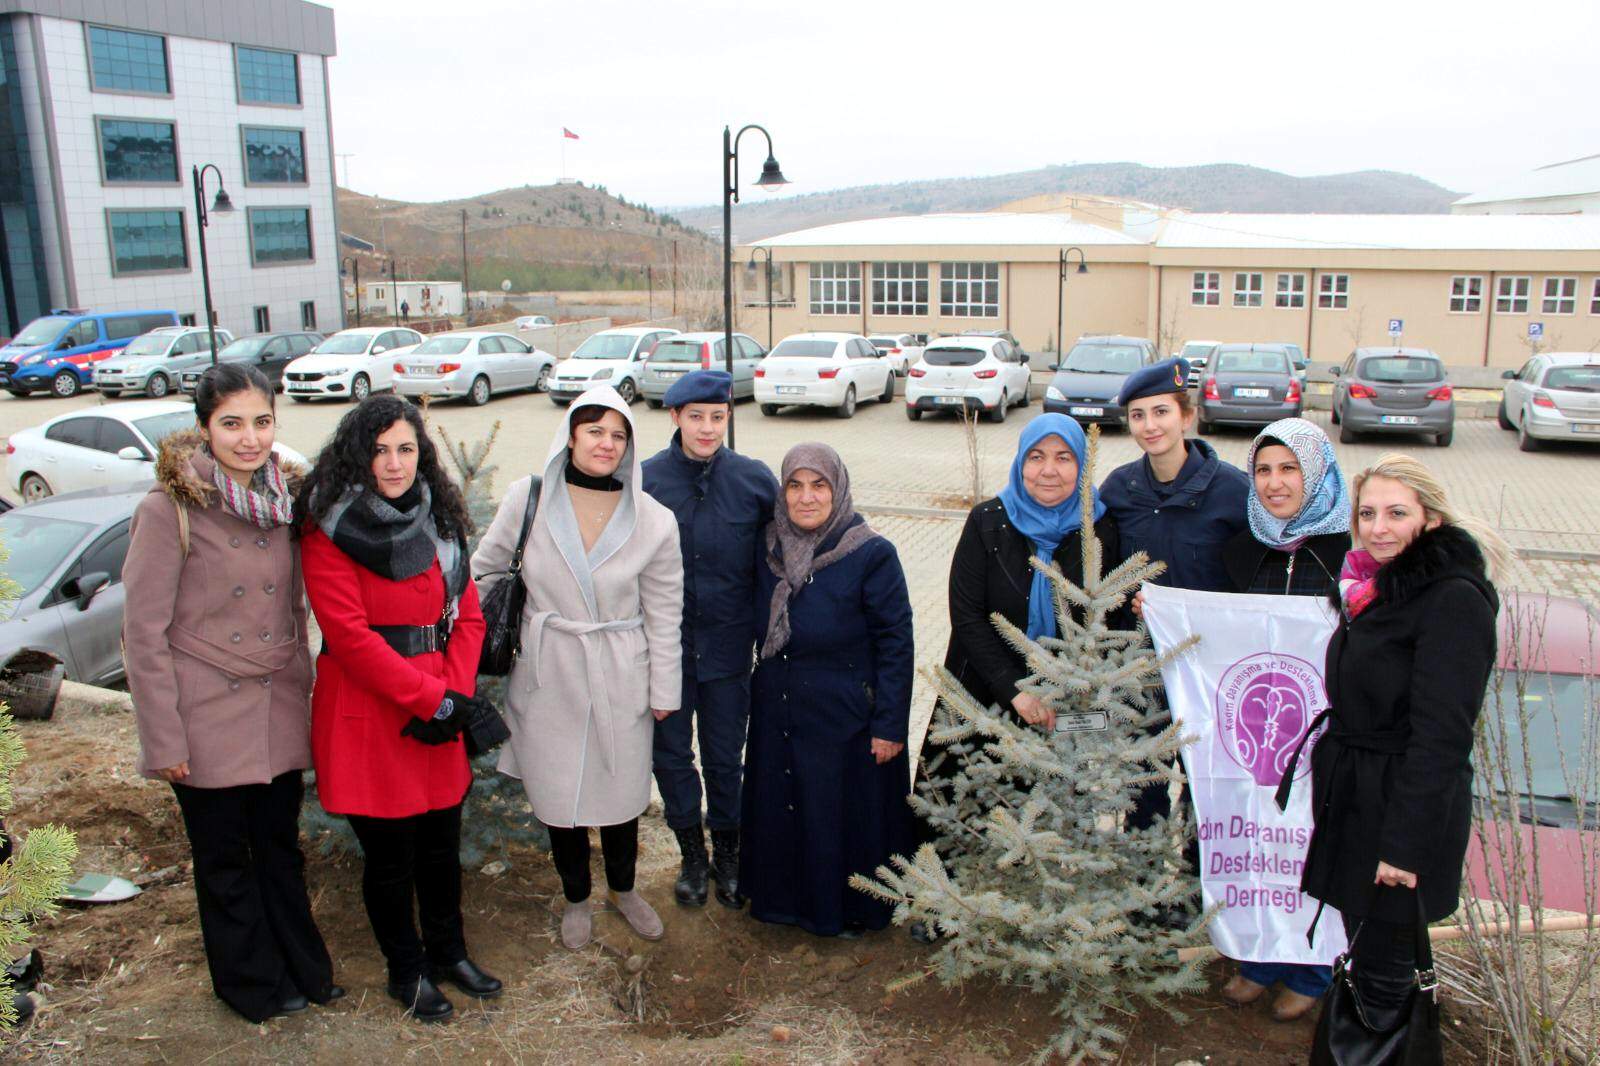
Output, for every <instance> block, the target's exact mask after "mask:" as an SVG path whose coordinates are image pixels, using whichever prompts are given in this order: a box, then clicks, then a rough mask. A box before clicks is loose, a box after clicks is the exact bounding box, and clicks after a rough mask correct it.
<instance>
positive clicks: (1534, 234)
mask: <svg viewBox="0 0 1600 1066" xmlns="http://www.w3.org/2000/svg"><path fill="white" fill-rule="evenodd" d="M1155 246H1156V247H1157V248H1347V249H1377V250H1384V251H1480V250H1481V251H1593V250H1595V249H1600V215H1234V214H1177V215H1173V216H1172V217H1171V218H1169V219H1168V220H1167V223H1166V225H1165V226H1164V227H1162V230H1161V233H1160V235H1159V236H1158V237H1157V238H1156V240H1155Z"/></svg>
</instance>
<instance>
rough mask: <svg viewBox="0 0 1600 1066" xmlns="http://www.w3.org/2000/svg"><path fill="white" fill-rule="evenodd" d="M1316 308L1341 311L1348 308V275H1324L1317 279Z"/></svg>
mask: <svg viewBox="0 0 1600 1066" xmlns="http://www.w3.org/2000/svg"><path fill="white" fill-rule="evenodd" d="M1317 306H1318V307H1320V308H1326V309H1328V310H1335V311H1337V310H1343V309H1344V308H1347V307H1349V306H1350V275H1349V274H1324V275H1322V277H1320V278H1318V279H1317Z"/></svg>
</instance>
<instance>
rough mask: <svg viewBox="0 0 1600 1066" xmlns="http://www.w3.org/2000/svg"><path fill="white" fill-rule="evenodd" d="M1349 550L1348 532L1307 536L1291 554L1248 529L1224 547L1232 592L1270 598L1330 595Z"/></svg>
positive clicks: (1223, 557)
mask: <svg viewBox="0 0 1600 1066" xmlns="http://www.w3.org/2000/svg"><path fill="white" fill-rule="evenodd" d="M1349 550H1350V534H1349V533H1323V534H1320V535H1318V536H1315V537H1307V538H1306V541H1305V543H1304V544H1302V545H1300V546H1299V547H1298V548H1296V549H1295V550H1294V551H1292V552H1286V551H1279V550H1278V549H1277V548H1274V547H1272V546H1271V545H1268V544H1263V543H1261V542H1260V541H1259V540H1257V539H1256V535H1255V534H1254V533H1252V532H1250V530H1248V529H1246V530H1245V531H1244V532H1242V533H1239V534H1236V535H1235V536H1234V537H1233V539H1232V540H1230V541H1228V543H1226V544H1224V545H1223V546H1222V565H1223V567H1224V568H1226V569H1227V571H1228V583H1229V588H1228V591H1229V592H1251V593H1256V594H1258V595H1270V596H1329V595H1332V593H1333V590H1334V588H1335V587H1336V586H1337V585H1338V584H1339V568H1340V567H1341V566H1343V565H1344V556H1345V553H1346V552H1348V551H1349Z"/></svg>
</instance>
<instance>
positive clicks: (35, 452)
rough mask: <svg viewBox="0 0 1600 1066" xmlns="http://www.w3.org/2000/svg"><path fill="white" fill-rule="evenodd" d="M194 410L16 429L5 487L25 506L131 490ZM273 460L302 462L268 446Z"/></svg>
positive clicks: (171, 407)
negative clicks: (82, 493)
mask: <svg viewBox="0 0 1600 1066" xmlns="http://www.w3.org/2000/svg"><path fill="white" fill-rule="evenodd" d="M194 426H195V422H194V404H192V403H189V402H188V401H186V400H133V401H130V402H129V403H117V404H105V405H104V406H101V407H91V408H88V409H86V410H82V411H74V412H72V413H70V414H65V415H58V416H57V417H55V418H52V419H50V420H49V421H48V422H42V423H40V424H39V425H37V426H30V427H29V428H27V429H19V430H17V431H16V432H15V433H13V434H11V437H10V439H9V440H7V441H6V481H7V482H8V483H9V484H10V485H11V487H12V488H13V489H15V490H16V491H17V495H19V496H21V497H22V499H23V500H24V501H25V502H28V503H32V502H33V501H34V500H42V499H44V498H45V497H46V496H54V495H56V494H58V493H63V492H76V491H78V490H79V489H95V488H100V487H102V486H106V485H131V484H135V483H137V482H140V481H149V480H151V479H152V478H154V477H155V476H156V450H157V449H158V448H159V446H160V444H161V441H162V439H163V438H165V437H167V436H168V435H170V434H173V433H177V432H179V431H181V430H185V429H193V428H194ZM272 450H273V451H274V452H276V453H277V454H278V458H279V459H287V460H290V461H293V462H296V463H305V461H306V457H305V456H303V455H301V454H300V453H299V452H297V451H295V450H294V449H293V448H290V447H288V446H287V445H285V444H282V443H281V442H280V443H274V444H273V445H272Z"/></svg>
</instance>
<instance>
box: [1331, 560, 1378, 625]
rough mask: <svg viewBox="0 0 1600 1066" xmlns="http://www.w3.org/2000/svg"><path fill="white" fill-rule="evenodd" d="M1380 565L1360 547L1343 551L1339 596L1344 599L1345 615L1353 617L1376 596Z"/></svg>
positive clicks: (1364, 608) (1370, 603)
mask: <svg viewBox="0 0 1600 1066" xmlns="http://www.w3.org/2000/svg"><path fill="white" fill-rule="evenodd" d="M1381 565H1382V564H1380V563H1379V562H1378V560H1376V559H1374V558H1373V557H1372V556H1371V555H1369V554H1368V553H1367V552H1365V551H1363V550H1361V549H1360V548H1357V549H1355V550H1353V551H1348V552H1345V554H1344V565H1343V566H1342V567H1340V568H1339V596H1340V598H1341V599H1343V600H1344V613H1345V615H1346V616H1347V617H1349V618H1354V617H1355V616H1356V615H1358V614H1360V613H1361V612H1362V611H1364V610H1366V609H1367V608H1368V607H1370V606H1372V601H1373V600H1375V599H1377V598H1378V570H1379V568H1380V566H1381Z"/></svg>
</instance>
